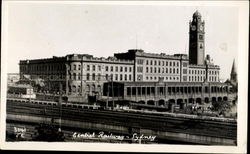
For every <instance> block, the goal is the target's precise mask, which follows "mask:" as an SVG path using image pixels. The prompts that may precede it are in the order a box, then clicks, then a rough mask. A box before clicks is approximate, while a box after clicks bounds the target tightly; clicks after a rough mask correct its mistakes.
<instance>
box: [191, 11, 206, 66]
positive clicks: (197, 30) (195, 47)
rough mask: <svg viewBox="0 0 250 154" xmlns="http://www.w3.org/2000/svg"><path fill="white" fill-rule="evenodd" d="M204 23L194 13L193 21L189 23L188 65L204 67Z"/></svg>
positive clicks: (196, 13) (199, 15)
mask: <svg viewBox="0 0 250 154" xmlns="http://www.w3.org/2000/svg"><path fill="white" fill-rule="evenodd" d="M204 25H205V23H204V21H202V20H201V14H200V13H199V12H198V11H196V12H195V13H194V14H193V20H192V21H190V22H189V63H190V64H195V65H204V56H205V44H204V40H205V32H204Z"/></svg>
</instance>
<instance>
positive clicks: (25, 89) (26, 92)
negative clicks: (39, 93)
mask: <svg viewBox="0 0 250 154" xmlns="http://www.w3.org/2000/svg"><path fill="white" fill-rule="evenodd" d="M7 97H12V98H28V99H35V98H36V94H35V93H34V90H33V87H32V86H30V85H22V84H17V85H10V86H8V94H7Z"/></svg>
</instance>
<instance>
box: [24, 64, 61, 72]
mask: <svg viewBox="0 0 250 154" xmlns="http://www.w3.org/2000/svg"><path fill="white" fill-rule="evenodd" d="M26 68H27V69H26ZM64 68H65V67H64V66H63V65H28V67H26V66H21V67H20V71H21V72H23V71H60V70H64Z"/></svg>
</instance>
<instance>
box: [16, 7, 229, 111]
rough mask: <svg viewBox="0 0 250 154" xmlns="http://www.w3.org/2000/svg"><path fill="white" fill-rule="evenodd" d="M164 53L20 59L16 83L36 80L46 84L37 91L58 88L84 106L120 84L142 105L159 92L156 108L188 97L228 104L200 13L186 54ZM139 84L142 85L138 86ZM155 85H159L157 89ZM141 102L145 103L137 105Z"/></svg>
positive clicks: (133, 51) (132, 51) (191, 24)
mask: <svg viewBox="0 0 250 154" xmlns="http://www.w3.org/2000/svg"><path fill="white" fill-rule="evenodd" d="M166 53H167V52H164V53H159V54H156V53H149V52H145V51H144V50H142V49H130V50H128V52H121V53H114V56H112V57H108V58H103V57H100V58H98V57H94V56H93V55H88V54H70V55H66V56H64V57H55V56H54V57H52V58H47V59H32V60H21V61H20V62H19V66H20V67H19V68H20V80H21V81H25V80H26V81H27V80H38V79H40V80H39V81H42V82H44V84H43V85H44V87H41V88H40V91H42V92H43V91H48V92H49V93H59V89H60V84H61V85H62V91H63V94H64V95H65V96H67V97H68V99H69V100H72V101H79V102H84V101H87V100H88V97H89V96H97V98H102V97H106V96H109V95H110V94H107V91H106V90H107V89H109V88H108V87H105V86H104V85H109V83H114V82H115V83H116V84H117V85H123V88H118V89H119V90H123V94H122V95H123V97H124V99H129V100H132V101H134V102H137V103H138V102H141V104H144V105H147V104H148V103H147V102H148V101H150V100H151V98H150V97H149V96H151V95H153V94H156V92H158V93H157V95H154V96H157V97H156V98H157V100H156V99H154V104H156V102H158V104H162V105H164V106H166V102H169V100H171V99H172V96H175V97H178V98H177V99H175V101H176V102H177V100H179V102H180V100H181V102H184V103H189V102H190V100H189V99H192V98H191V97H186V94H187V95H191V94H194V95H196V94H197V93H199V95H201V94H206V93H210V92H211V93H214V94H217V93H218V94H219V93H220V94H222V93H223V95H219V96H217V97H215V98H214V99H216V100H219V99H222V100H223V99H224V100H225V99H227V98H226V95H224V94H226V92H227V91H228V90H227V89H228V86H227V85H226V84H223V83H221V82H220V67H219V66H218V65H215V64H214V63H213V62H212V61H211V58H210V56H209V55H205V22H204V21H203V20H202V19H201V14H200V13H199V12H198V11H196V12H195V13H194V14H193V16H192V21H190V22H189V55H187V54H174V55H167V54H166ZM105 83H106V84H105ZM138 84H139V85H140V86H137V85H138ZM155 84H156V85H158V84H163V86H160V87H158V86H156V85H155ZM144 85H149V86H144ZM171 85H172V86H171ZM154 86H156V87H154ZM149 87H150V88H149ZM113 88H114V87H113ZM138 88H139V89H138ZM148 88H149V89H148ZM158 88H159V89H158ZM169 88H170V89H169ZM173 88H174V89H173ZM189 88H191V89H192V88H194V91H192V90H191V91H189ZM196 88H198V92H196ZM118 89H117V90H118ZM134 89H136V92H135V91H134ZM206 89H207V92H205V91H206ZM217 89H219V90H217ZM148 90H149V91H148ZM129 91H130V92H129ZM177 91H178V92H177ZM137 92H138V93H137ZM143 92H144V93H143ZM203 92H204V93H203ZM179 93H181V94H179ZM211 93H210V94H211ZM161 94H162V96H160V95H161ZM144 95H145V97H144ZM135 96H136V97H135ZM140 97H141V98H142V97H144V98H145V99H144V100H139V98H140ZM162 97H164V98H166V99H162V100H164V102H163V101H160V100H161V98H162ZM198 98H199V99H198ZM212 98H213V96H212V95H211V96H210V95H206V96H204V97H203V96H202V97H201V96H199V97H195V98H193V99H194V100H195V101H196V102H200V100H204V101H209V100H211V99H212ZM134 99H137V100H138V101H135V100H134ZM142 102H143V103H142ZM160 102H162V103H160ZM151 104H152V101H151Z"/></svg>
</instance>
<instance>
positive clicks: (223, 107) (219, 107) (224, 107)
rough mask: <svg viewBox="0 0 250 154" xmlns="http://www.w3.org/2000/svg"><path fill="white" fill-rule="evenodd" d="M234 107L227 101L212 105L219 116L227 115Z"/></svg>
mask: <svg viewBox="0 0 250 154" xmlns="http://www.w3.org/2000/svg"><path fill="white" fill-rule="evenodd" d="M231 107H232V105H231V104H230V103H229V102H226V101H218V102H213V103H212V109H211V110H212V111H216V112H218V113H219V114H225V112H228V111H229V110H230V109H231Z"/></svg>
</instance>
